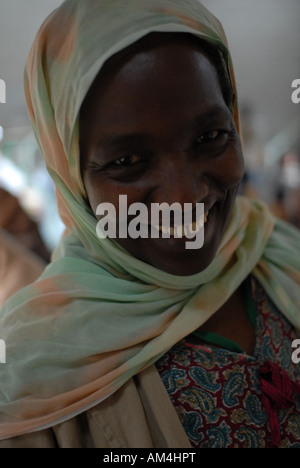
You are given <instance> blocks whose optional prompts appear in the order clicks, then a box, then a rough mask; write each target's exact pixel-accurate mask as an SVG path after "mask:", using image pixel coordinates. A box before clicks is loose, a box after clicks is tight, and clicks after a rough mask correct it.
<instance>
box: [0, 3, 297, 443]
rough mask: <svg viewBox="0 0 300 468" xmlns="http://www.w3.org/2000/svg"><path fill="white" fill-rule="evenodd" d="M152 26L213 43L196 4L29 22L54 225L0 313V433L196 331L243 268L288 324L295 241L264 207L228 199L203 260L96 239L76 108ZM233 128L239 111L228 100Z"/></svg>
mask: <svg viewBox="0 0 300 468" xmlns="http://www.w3.org/2000/svg"><path fill="white" fill-rule="evenodd" d="M152 31H162V32H173V31H174V32H186V33H192V34H194V35H196V36H199V37H201V38H203V39H205V40H207V41H210V42H211V43H213V44H215V46H216V47H218V48H219V50H220V51H221V52H222V56H223V59H224V67H225V68H226V69H227V71H228V73H229V74H230V76H231V80H232V85H233V87H234V89H235V82H234V74H233V69H232V64H231V59H230V56H229V53H228V50H227V43H226V38H225V35H224V32H223V29H222V27H221V25H220V23H219V22H218V21H217V20H216V18H215V17H213V16H212V15H211V14H210V13H209V12H208V11H207V10H206V9H205V8H204V7H203V6H202V5H201V4H200V3H199V2H198V0H128V1H124V0H84V1H82V0H67V1H66V2H64V3H63V4H62V6H61V7H60V8H58V9H57V10H56V11H55V12H53V14H51V15H50V17H49V18H48V19H47V20H46V21H45V23H44V24H43V25H42V27H41V29H40V31H39V32H38V34H37V37H36V40H35V42H34V44H33V47H32V50H31V52H30V55H29V59H28V63H27V67H26V75H25V89H26V98H27V104H28V109H29V113H30V117H31V119H32V124H33V128H34V131H35V134H36V136H37V139H38V142H39V144H40V147H41V150H42V152H43V154H44V157H45V160H46V164H47V168H48V170H49V173H50V174H51V176H52V178H53V180H54V182H55V184H56V187H57V197H58V204H59V210H60V213H61V216H62V219H63V220H64V222H65V224H66V228H67V231H66V235H65V236H64V238H63V240H62V242H61V243H60V245H59V247H58V249H57V250H56V253H55V258H54V260H53V262H52V263H51V264H50V265H49V266H48V267H47V268H46V270H45V272H44V274H43V275H42V276H41V277H40V278H39V279H38V280H37V281H36V282H35V283H33V284H32V285H31V286H29V287H27V288H25V289H24V290H22V291H20V292H19V293H17V294H16V295H15V296H14V297H13V298H12V299H11V300H9V301H8V303H7V304H6V305H5V306H4V308H3V309H2V310H1V313H0V339H2V340H5V343H6V364H0V438H7V437H12V436H16V435H18V434H23V433H26V432H31V431H35V430H39V429H42V428H46V427H49V426H52V425H54V424H57V423H59V422H61V421H64V420H67V419H69V418H71V417H73V416H75V415H77V414H79V413H81V412H83V411H85V410H87V409H88V408H90V407H92V406H94V405H97V404H98V403H100V402H101V401H103V400H104V399H105V398H107V397H108V396H109V395H110V394H112V393H113V392H115V391H116V390H117V389H118V388H120V387H121V386H122V385H123V384H124V383H125V382H126V381H127V380H128V379H129V378H130V377H131V376H133V375H134V374H136V373H138V372H140V371H141V370H142V369H144V368H146V367H147V366H150V365H151V364H152V363H154V362H155V361H156V360H157V359H158V358H159V357H160V356H161V355H163V354H164V353H165V352H166V351H167V350H168V349H169V348H170V347H171V346H172V345H174V344H175V343H176V342H178V341H179V340H180V339H182V338H183V337H185V336H186V335H188V334H189V333H191V332H193V331H194V330H195V329H197V328H198V327H200V326H201V325H202V324H203V323H204V322H205V321H206V320H207V319H208V318H209V317H210V316H211V315H212V314H214V312H215V311H216V310H217V309H218V308H219V307H220V306H221V305H222V304H223V303H224V302H225V301H226V300H227V299H228V298H229V297H230V296H231V295H232V293H233V292H234V291H235V290H236V289H237V288H238V286H239V285H240V284H241V282H242V281H243V280H244V279H245V278H246V277H247V276H248V275H249V273H250V272H252V273H253V274H254V275H255V277H256V278H257V279H258V280H259V281H260V282H261V284H262V285H263V286H264V288H265V289H266V291H267V293H268V294H269V295H270V297H271V298H272V299H273V301H274V302H275V303H276V304H277V306H278V307H279V309H280V310H281V311H282V312H283V313H284V314H285V315H286V317H287V318H288V319H289V320H290V321H291V322H292V323H293V324H294V325H295V326H296V327H299V328H300V313H299V308H300V286H299V285H300V259H299V250H300V249H299V247H300V237H299V235H298V232H297V231H296V230H294V229H293V228H291V227H288V226H287V225H285V224H284V223H281V222H276V221H274V219H273V218H272V216H271V215H270V214H269V212H268V210H267V208H266V207H265V206H264V205H263V204H260V203H258V202H252V203H250V202H249V201H247V200H246V199H244V198H239V199H238V200H237V201H236V204H235V207H234V210H233V213H232V216H231V219H230V222H229V224H228V227H227V230H226V232H225V235H224V238H223V240H222V244H221V246H220V248H219V250H218V253H217V255H216V257H215V258H214V260H213V261H212V263H211V264H210V265H209V266H208V268H207V269H206V270H204V271H203V272H201V273H199V274H195V275H193V276H182V277H181V276H173V275H171V274H168V273H165V272H163V271H160V270H158V269H156V268H154V267H153V266H151V265H148V264H145V263H143V262H141V261H140V260H138V259H136V258H134V257H132V256H131V255H130V254H128V253H127V252H126V251H124V250H123V249H122V248H121V247H119V246H118V245H117V244H116V243H115V242H113V241H112V240H109V239H108V238H107V239H103V240H101V241H100V239H99V238H98V237H97V235H96V223H97V220H96V218H95V217H94V215H93V213H92V211H91V209H90V207H89V206H88V204H87V202H86V197H85V192H84V187H83V183H82V180H81V176H80V167H79V145H78V113H79V110H80V106H81V104H82V102H83V99H84V97H85V95H86V93H87V91H88V89H89V87H90V85H91V84H92V82H93V80H94V78H95V77H96V75H97V73H98V71H99V69H100V68H101V66H102V64H103V63H104V62H105V60H106V59H107V58H108V57H110V56H112V55H113V54H114V53H116V52H117V51H120V50H121V49H123V48H124V47H126V46H128V45H130V44H132V43H133V42H134V41H136V40H138V39H139V38H141V37H142V36H144V35H145V34H147V33H149V32H152ZM234 112H235V114H234V116H235V120H236V124H237V126H238V111H237V106H236V105H235V110H234Z"/></svg>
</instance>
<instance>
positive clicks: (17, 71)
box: [0, 0, 300, 142]
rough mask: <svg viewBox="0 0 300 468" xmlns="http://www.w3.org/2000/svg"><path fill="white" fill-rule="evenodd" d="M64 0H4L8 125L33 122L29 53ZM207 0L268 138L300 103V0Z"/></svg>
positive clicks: (1, 73) (1, 28)
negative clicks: (26, 90)
mask: <svg viewBox="0 0 300 468" xmlns="http://www.w3.org/2000/svg"><path fill="white" fill-rule="evenodd" d="M82 1H84V0H82ZM124 1H130V0H124ZM61 3H62V1H61V0H0V78H1V79H3V80H5V82H6V87H7V93H6V99H7V103H6V104H0V112H1V114H0V125H2V126H3V127H4V129H5V128H9V127H17V126H27V125H28V124H29V120H28V117H27V111H26V108H25V102H24V96H23V69H24V65H25V61H26V57H27V54H28V51H29V48H30V45H31V43H32V41H33V39H34V36H35V34H36V32H37V30H38V28H39V26H40V24H41V23H42V21H43V20H44V19H45V17H46V16H47V15H48V13H50V12H51V11H52V10H53V9H54V8H56V7H57V6H58V5H60V4H61ZM203 4H204V5H205V6H207V7H208V8H209V9H210V10H211V11H212V12H213V13H214V14H215V15H216V16H217V17H218V18H219V19H220V20H221V22H222V23H223V26H224V28H225V31H226V33H227V37H228V40H229V44H230V46H231V50H232V55H233V60H234V65H235V68H236V76H237V84H238V89H239V95H240V101H241V102H242V103H246V104H248V105H250V106H251V108H252V110H253V111H254V114H255V116H256V119H255V122H256V130H257V134H258V136H260V138H261V139H262V141H263V142H266V141H268V140H269V139H270V138H271V137H272V136H274V135H275V134H277V133H278V132H279V131H280V130H282V129H283V128H284V127H285V126H286V125H288V124H289V122H291V121H292V120H293V118H295V116H297V115H299V114H300V112H299V111H300V104H299V105H297V104H293V103H292V101H291V93H292V89H291V83H292V81H293V80H294V79H295V78H300V57H299V55H300V47H299V44H300V0H203ZM299 133H300V132H299Z"/></svg>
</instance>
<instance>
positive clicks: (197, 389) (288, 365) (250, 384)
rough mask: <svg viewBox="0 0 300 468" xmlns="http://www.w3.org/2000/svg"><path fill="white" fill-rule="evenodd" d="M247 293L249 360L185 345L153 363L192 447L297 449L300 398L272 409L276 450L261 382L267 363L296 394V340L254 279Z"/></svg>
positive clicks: (299, 374) (299, 369) (299, 377)
mask: <svg viewBox="0 0 300 468" xmlns="http://www.w3.org/2000/svg"><path fill="white" fill-rule="evenodd" d="M251 288H252V298H253V300H254V305H255V308H256V344H255V350H254V353H253V355H252V356H250V355H247V354H245V353H243V352H233V351H229V350H228V349H224V348H220V347H217V346H214V345H211V344H207V345H205V346H201V345H194V344H191V343H189V342H187V340H183V341H181V342H179V343H177V344H176V345H175V346H174V347H173V348H172V349H171V350H170V351H169V352H168V353H167V354H165V355H164V356H163V357H162V358H161V359H160V360H159V361H158V362H157V363H156V366H157V369H158V371H159V373H160V375H161V378H162V380H163V382H164V385H165V387H166V389H167V391H168V393H169V395H170V398H171V400H172V402H173V404H174V406H175V408H176V411H177V413H178V415H179V418H180V420H181V422H182V425H183V427H184V429H185V431H186V433H187V435H188V437H189V440H190V442H191V444H192V446H193V447H198V448H234V447H235V448H264V447H265V448H267V447H274V446H275V445H277V446H279V447H282V448H283V447H293V448H300V395H299V394H297V393H294V392H293V398H292V400H294V401H293V402H291V403H290V404H288V405H287V407H286V408H283V409H280V408H278V407H276V419H277V423H278V432H279V439H280V442H279V443H278V444H274V437H273V440H272V429H271V426H272V424H270V414H269V412H268V408H267V405H266V398H265V396H264V394H263V390H262V381H261V369H262V366H264V365H265V364H266V363H268V362H270V361H271V362H272V363H275V365H280V372H279V373H278V374H279V375H282V374H285V375H286V376H287V378H288V380H290V381H293V382H295V383H296V385H294V387H293V390H295V388H296V387H297V388H296V391H297V392H299V389H300V387H299V386H298V385H299V383H300V363H299V364H295V363H294V362H293V361H292V353H293V351H294V349H293V348H292V341H293V340H294V339H296V338H299V336H297V334H296V332H295V330H294V328H293V327H292V326H291V324H290V323H289V322H288V321H287V320H286V319H285V318H284V317H283V316H282V314H281V313H280V312H279V311H278V310H277V309H276V307H275V306H274V304H272V302H271V301H270V300H269V299H268V297H267V296H266V294H265V292H264V291H263V289H262V288H261V287H260V285H259V284H258V283H257V282H256V280H254V279H253V278H252V279H251ZM271 365H272V364H271ZM277 368H278V366H277ZM285 372H286V373H285ZM297 384H298V385H297ZM271 418H272V415H271Z"/></svg>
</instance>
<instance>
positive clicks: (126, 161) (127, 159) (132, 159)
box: [113, 153, 141, 166]
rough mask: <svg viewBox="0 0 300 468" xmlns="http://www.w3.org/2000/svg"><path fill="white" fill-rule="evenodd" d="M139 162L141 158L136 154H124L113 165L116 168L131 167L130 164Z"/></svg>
mask: <svg viewBox="0 0 300 468" xmlns="http://www.w3.org/2000/svg"><path fill="white" fill-rule="evenodd" d="M140 161H141V156H139V155H138V154H134V153H132V154H126V155H125V156H122V157H121V158H119V159H116V160H115V161H114V163H113V164H114V165H116V166H131V165H132V164H136V163H138V162H140Z"/></svg>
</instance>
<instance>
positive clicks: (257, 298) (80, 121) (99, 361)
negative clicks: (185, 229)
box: [0, 0, 300, 448]
mask: <svg viewBox="0 0 300 468" xmlns="http://www.w3.org/2000/svg"><path fill="white" fill-rule="evenodd" d="M58 25H59V26H58ZM62 25H63V27H62ZM66 29H67V30H68V32H69V34H68V37H67V38H66V37H65V31H66ZM25 91H26V98H27V105H28V110H29V113H30V116H31V119H32V124H33V128H34V130H35V133H36V135H37V138H38V141H39V143H40V146H41V149H42V151H43V154H44V157H45V161H46V164H47V167H48V170H49V172H50V174H51V176H52V178H53V180H54V182H55V184H56V187H57V197H58V205H59V210H60V214H61V217H62V219H63V221H64V222H65V225H66V232H65V235H64V236H63V239H62V240H61V243H60V245H59V247H58V248H57V250H56V252H55V253H54V255H53V260H52V262H51V263H50V265H49V266H48V267H47V268H46V270H45V271H44V273H43V274H42V275H41V276H40V277H39V278H38V280H37V281H35V283H33V284H32V285H31V286H29V287H27V288H26V289H25V290H23V291H21V292H19V293H18V294H16V295H15V296H14V297H13V298H12V299H11V300H10V301H9V302H8V303H7V304H6V305H5V306H4V308H3V309H2V310H1V314H0V329H1V338H2V339H3V340H5V344H6V364H5V365H3V366H1V367H0V438H1V439H3V440H2V442H1V444H0V446H1V447H24V446H28V447H29V446H31V447H98V448H101V447H109V448H117V447H118V448H121V447H123V448H138V447H143V448H146V447H149V448H153V447H156V448H166V447H173V448H191V447H197V448H200V447H270V446H284V447H287V446H289V447H293V446H294V447H296V446H299V443H300V432H299V428H300V424H299V423H300V404H299V397H297V394H298V393H300V387H299V381H300V374H299V372H300V368H299V366H298V367H297V366H296V365H295V363H294V362H293V361H292V359H291V356H292V351H293V350H292V343H293V342H294V340H295V339H296V338H297V337H298V336H299V332H298V331H297V329H299V328H300V312H299V308H300V261H299V255H298V254H299V246H300V237H299V233H298V231H296V230H295V229H293V228H292V227H290V226H289V225H287V224H285V223H283V222H280V221H277V220H276V219H274V218H273V216H272V215H271V214H270V213H269V211H268V209H267V207H266V206H265V205H264V204H262V203H260V202H258V201H255V202H253V201H252V202H250V201H249V200H247V199H245V198H243V197H237V192H238V187H239V182H240V180H241V178H242V176H243V171H244V162H243V154H242V147H241V142H240V128H239V113H238V105H237V104H238V103H237V91H236V87H235V80H234V72H233V67H232V62H231V57H230V54H229V51H228V48H227V42H226V37H225V35H224V31H223V28H222V26H221V25H220V23H219V22H218V20H217V19H216V18H215V17H214V16H213V15H211V14H210V13H209V12H208V11H207V10H206V9H205V8H204V7H203V6H202V5H201V4H200V3H199V2H198V0H145V1H144V2H141V1H140V0H129V1H128V2H124V1H123V0H114V1H113V2H112V1H111V0H86V1H85V2H80V1H79V0H67V1H66V2H64V3H63V4H62V6H61V7H60V8H59V9H57V10H56V11H55V12H54V13H53V14H52V15H50V17H49V18H48V19H47V20H46V21H45V23H44V24H43V26H42V27H41V29H40V31H39V33H38V35H37V38H36V40H35V43H34V45H33V47H32V49H31V52H30V55H29V59H28V63H27V67H26V75H25ZM122 196H126V199H127V200H128V204H129V205H130V206H134V205H135V204H136V203H142V204H143V206H145V207H147V208H150V207H151V206H152V205H153V204H154V205H159V204H163V203H166V204H167V205H168V206H171V205H172V204H174V203H177V204H179V207H181V209H184V207H185V205H187V204H188V206H189V208H190V209H191V212H192V225H193V223H196V224H197V222H199V219H198V218H199V217H198V215H197V210H196V207H197V205H198V204H200V203H201V204H203V205H204V216H203V224H204V225H203V226H201V228H202V229H203V230H204V244H203V246H202V247H201V249H198V250H189V249H186V248H185V242H183V241H185V240H186V239H185V236H183V238H177V237H176V236H175V235H170V236H168V237H167V238H166V237H164V236H163V231H164V228H165V226H164V223H163V221H160V222H159V223H160V224H159V225H158V231H159V235H158V236H156V237H153V238H151V237H148V238H143V237H140V238H139V237H138V238H131V237H130V236H127V237H126V236H125V237H123V236H121V235H119V234H120V233H119V232H118V230H117V234H118V235H117V236H116V238H109V237H105V238H102V239H99V237H98V236H97V223H98V222H99V219H97V216H98V214H99V213H98V206H99V205H101V204H110V206H113V207H114V208H115V210H116V213H118V214H119V212H120V211H121V205H120V203H119V200H120V197H122ZM121 199H122V198H121ZM102 214H103V213H102ZM204 221H205V222H204ZM128 222H130V220H128ZM171 228H172V230H175V228H178V225H177V224H176V222H175V220H174V219H173V218H172V219H171V226H170V227H169V232H170V233H172V232H173V231H172V230H171ZM179 228H182V225H179ZM199 228H200V226H199ZM297 398H298V399H297ZM278 416H280V417H278Z"/></svg>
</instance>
